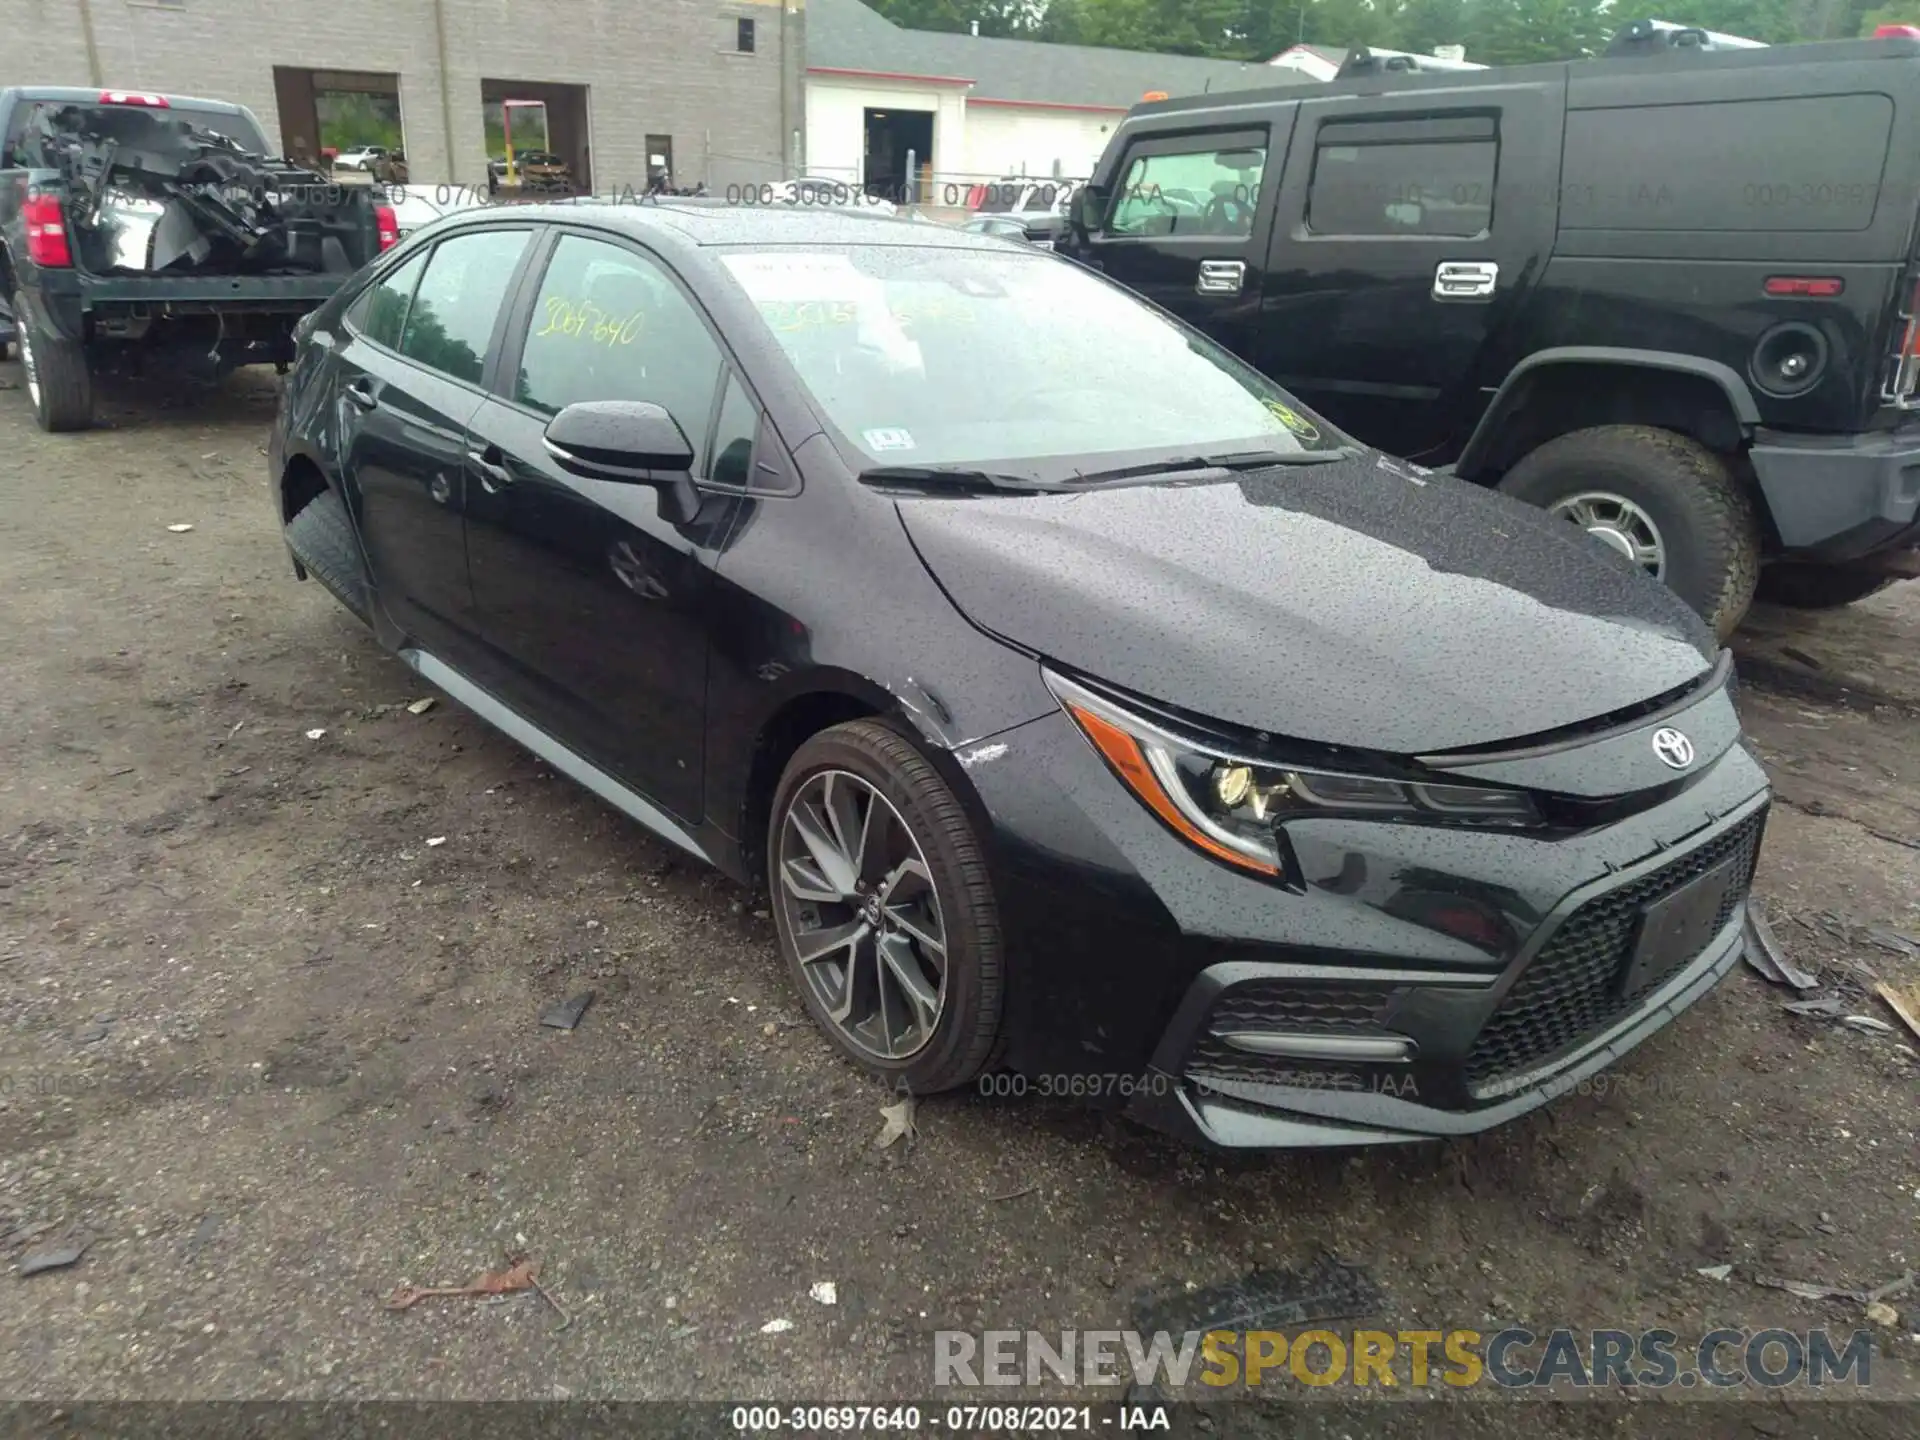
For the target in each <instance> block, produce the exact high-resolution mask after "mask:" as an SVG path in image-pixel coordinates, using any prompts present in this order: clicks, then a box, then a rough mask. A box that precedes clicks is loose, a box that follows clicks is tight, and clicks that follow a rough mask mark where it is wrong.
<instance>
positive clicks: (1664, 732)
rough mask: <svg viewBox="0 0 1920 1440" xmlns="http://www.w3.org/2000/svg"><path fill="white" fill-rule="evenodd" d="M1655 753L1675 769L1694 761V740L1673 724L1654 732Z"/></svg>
mask: <svg viewBox="0 0 1920 1440" xmlns="http://www.w3.org/2000/svg"><path fill="white" fill-rule="evenodd" d="M1653 753H1654V754H1656V755H1658V756H1659V757H1660V759H1661V761H1662V762H1663V763H1665V764H1667V765H1669V766H1671V767H1672V768H1673V769H1675V770H1684V769H1686V768H1687V766H1689V765H1691V764H1692V763H1693V742H1692V741H1691V740H1689V739H1687V737H1686V736H1684V735H1682V734H1681V733H1680V732H1679V731H1678V730H1675V729H1674V728H1673V727H1672V726H1670V725H1669V726H1667V727H1666V728H1664V729H1660V730H1656V731H1654V732H1653Z"/></svg>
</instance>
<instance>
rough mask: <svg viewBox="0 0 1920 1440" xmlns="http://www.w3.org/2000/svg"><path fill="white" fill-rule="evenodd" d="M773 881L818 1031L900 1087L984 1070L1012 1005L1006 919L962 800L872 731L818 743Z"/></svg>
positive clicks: (777, 827) (789, 804) (804, 760)
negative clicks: (1003, 929) (1005, 1007)
mask: <svg viewBox="0 0 1920 1440" xmlns="http://www.w3.org/2000/svg"><path fill="white" fill-rule="evenodd" d="M767 881H768V887H769V889H770V890H771V892H772V897H773V914H774V923H775V926H776V928H777V929H778V931H779V937H780V949H781V953H782V954H783V955H785V957H786V961H787V969H788V972H789V973H790V974H791V975H792V977H793V981H794V984H795V985H796V986H797V987H798V988H799V991H800V996H801V999H802V1000H803V1001H804V1002H805V1003H806V1007H807V1010H808V1012H809V1013H810V1014H811V1015H812V1016H813V1019H814V1022H815V1023H816V1024H818V1025H819V1026H820V1028H821V1029H822V1030H823V1031H825V1032H826V1035H827V1038H828V1039H830V1040H831V1041H833V1043H834V1045H835V1046H836V1047H837V1048H838V1049H839V1050H840V1052H841V1053H842V1054H843V1055H845V1056H846V1057H847V1058H848V1059H850V1060H852V1061H853V1062H854V1063H856V1064H858V1065H860V1066H862V1067H863V1068H865V1069H866V1070H868V1071H869V1072H871V1073H872V1074H875V1075H878V1076H880V1077H881V1078H883V1079H885V1080H887V1081H888V1082H889V1083H890V1084H892V1085H893V1086H894V1087H895V1088H896V1089H899V1088H904V1089H906V1090H909V1091H911V1092H912V1093H915V1094H931V1093H934V1092H937V1091H941V1090H951V1089H955V1088H957V1087H958V1086H961V1085H965V1084H966V1083H967V1082H969V1081H970V1080H972V1079H974V1077H975V1076H977V1075H979V1074H980V1072H981V1071H982V1070H983V1069H984V1068H985V1067H986V1065H987V1063H988V1061H989V1060H990V1059H991V1057H992V1055H993V1051H994V1046H995V1043H996V1041H997V1039H998V1037H999V1032H1000V1018H1001V1008H1002V1000H1003V997H1004V993H1005V992H1004V964H1003V959H1002V953H1001V937H1000V919H999V911H998V908H997V906H996V904H995V901H994V894H993V884H992V881H991V879H990V877H989V874H988V870H987V864H986V859H985V856H984V855H983V853H982V851H981V847H980V843H979V840H978V838H977V837H976V836H975V834H974V830H973V825H972V823H971V822H970V821H969V820H968V818H967V813H966V811H965V810H964V809H963V808H962V807H961V804H960V802H959V800H958V799H957V798H956V797H955V795H954V793H953V790H952V789H951V788H950V787H949V786H948V784H947V783H946V781H945V780H943V779H942V778H941V776H940V773H939V772H938V771H937V770H935V769H934V768H933V765H932V764H931V762H929V761H928V759H927V757H926V756H925V755H923V754H922V753H921V752H920V751H919V749H918V748H916V747H915V745H914V744H913V742H912V741H911V740H909V739H908V738H907V737H906V736H905V735H903V734H902V733H901V732H899V731H898V730H895V729H893V728H892V727H891V726H889V725H887V724H884V723H882V722H880V721H877V720H855V721H851V722H849V723H847V724H844V725H836V726H834V727H833V728H832V729H830V730H824V731H822V732H821V733H820V734H818V735H815V736H814V737H813V738H812V739H810V740H808V741H807V742H806V743H805V744H803V745H802V746H801V747H800V748H799V750H798V751H796V752H795V753H794V756H793V759H792V760H790V761H789V762H788V764H787V768H786V772H785V773H784V774H783V775H782V776H781V779H780V786H779V789H778V790H777V791H776V792H775V795H774V801H773V814H772V818H771V821H770V824H769V826H768V830H767Z"/></svg>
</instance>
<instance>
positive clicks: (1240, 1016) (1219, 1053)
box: [1185, 980, 1395, 1088]
mask: <svg viewBox="0 0 1920 1440" xmlns="http://www.w3.org/2000/svg"><path fill="white" fill-rule="evenodd" d="M1394 994H1395V991H1393V990H1392V989H1390V988H1385V987H1380V988H1375V989H1371V990H1368V989H1362V988H1360V987H1358V986H1334V985H1311V984H1300V983H1288V982H1282V981H1274V980H1253V981H1249V982H1247V983H1246V984H1244V985H1235V986H1233V987H1232V988H1231V989H1229V990H1227V991H1226V992H1225V993H1224V994H1222V995H1221V997H1220V999H1219V1000H1218V1001H1217V1002H1216V1003H1215V1005H1214V1007H1213V1013H1212V1014H1211V1015H1210V1016H1209V1017H1208V1018H1207V1030H1208V1032H1209V1033H1207V1034H1204V1035H1202V1036H1201V1038H1200V1040H1199V1042H1198V1043H1197V1044H1196V1045H1195V1046H1194V1047H1193V1049H1192V1051H1191V1052H1189V1054H1188V1056H1187V1062H1186V1067H1185V1068H1186V1073H1187V1076H1188V1078H1189V1079H1192V1080H1195V1081H1199V1082H1201V1083H1203V1084H1204V1083H1206V1082H1208V1081H1235V1080H1237V1081H1242V1082H1251V1083H1258V1084H1268V1085H1307V1086H1310V1087H1313V1088H1319V1087H1322V1086H1327V1085H1336V1086H1337V1087H1338V1088H1346V1086H1345V1085H1344V1084H1341V1083H1340V1079H1339V1077H1340V1075H1341V1074H1342V1073H1344V1072H1340V1071H1337V1070H1334V1069H1331V1068H1323V1067H1320V1066H1316V1065H1314V1064H1313V1062H1311V1061H1302V1060H1295V1059H1291V1058H1287V1057H1282V1056H1275V1055H1254V1054H1250V1053H1249V1052H1247V1051H1244V1050H1236V1049H1234V1048H1233V1047H1232V1046H1231V1045H1228V1044H1226V1043H1225V1042H1224V1041H1222V1040H1221V1039H1220V1038H1219V1037H1220V1036H1222V1035H1231V1034H1233V1033H1234V1032H1235V1031H1237V1030H1267V1031H1279V1032H1282V1033H1291V1034H1320V1035H1370V1034H1378V1033H1379V1020H1380V1014H1381V1012H1382V1011H1383V1010H1385V1009H1386V1005H1387V1002H1388V1001H1389V1000H1390V999H1392V998H1393V996H1394Z"/></svg>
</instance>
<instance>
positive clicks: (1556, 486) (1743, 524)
mask: <svg viewBox="0 0 1920 1440" xmlns="http://www.w3.org/2000/svg"><path fill="white" fill-rule="evenodd" d="M1500 489H1501V490H1503V491H1504V492H1506V493H1507V494H1509V495H1512V496H1514V497H1515V498H1516V499H1520V500H1525V501H1527V502H1528V503H1530V504H1534V505H1539V506H1541V507H1543V508H1547V509H1551V508H1553V507H1554V506H1555V505H1556V504H1560V503H1563V502H1572V501H1574V500H1575V499H1576V497H1580V496H1584V495H1598V496H1605V497H1612V498H1617V499H1625V500H1627V501H1630V502H1631V503H1632V504H1633V505H1634V506H1636V507H1638V509H1639V511H1640V512H1641V513H1642V514H1643V515H1644V517H1645V518H1647V519H1649V520H1651V522H1652V523H1653V525H1654V526H1655V527H1657V530H1658V534H1659V539H1660V541H1661V544H1660V549H1661V551H1662V552H1663V558H1664V573H1663V574H1662V576H1661V578H1662V579H1664V580H1665V582H1666V584H1667V586H1668V588H1669V589H1671V590H1672V591H1673V592H1674V593H1675V594H1677V595H1679V596H1680V598H1681V599H1683V600H1685V601H1686V602H1687V603H1688V604H1689V605H1691V606H1692V607H1693V608H1694V609H1695V610H1696V611H1698V612H1699V613H1700V616H1701V618H1703V619H1704V620H1705V621H1706V622H1707V623H1708V624H1709V625H1711V626H1712V627H1713V629H1714V632H1715V633H1716V634H1717V635H1718V636H1719V637H1720V639H1721V640H1723V641H1725V640H1727V639H1728V638H1730V637H1731V636H1732V634H1733V632H1734V630H1735V629H1737V628H1738V627H1739V624H1740V621H1741V620H1742V619H1743V618H1744V617H1745V615H1746V613H1747V607H1748V606H1749V605H1750V604H1752V603H1753V592H1754V586H1755V584H1756V582H1757V581H1758V579H1759V574H1760V524H1759V521H1758V519H1757V518H1756V516H1755V515H1754V509H1753V500H1752V498H1751V497H1750V496H1749V494H1748V493H1747V490H1746V488H1745V487H1744V486H1743V485H1742V484H1741V483H1740V481H1739V479H1738V478H1737V477H1736V476H1735V475H1734V473H1733V471H1732V470H1731V469H1730V468H1729V467H1728V465H1727V462H1726V461H1725V460H1724V459H1722V458H1721V457H1720V456H1718V455H1716V454H1714V452H1713V451H1711V450H1709V449H1707V447H1706V446H1704V445H1702V444H1700V443H1699V442H1698V441H1696V440H1692V439H1689V438H1688V437H1687V436H1685V435H1679V434H1675V433H1674V432H1673V431H1671V430H1661V429H1657V428H1655V427H1654V426H1651V425H1601V426H1597V427H1595V428H1594V429H1591V430H1576V431H1574V432H1573V433H1571V434H1568V435H1562V436H1559V437H1558V438H1557V439H1553V440H1549V441H1548V442H1547V443H1546V444H1544V445H1542V446H1541V447H1540V448H1539V449H1538V450H1535V451H1533V452H1532V453H1531V454H1529V455H1527V456H1526V457H1525V458H1523V459H1522V460H1521V461H1520V463H1519V464H1517V465H1515V466H1514V467H1513V468H1512V469H1511V470H1509V471H1508V472H1507V474H1506V477H1505V478H1504V479H1503V480H1502V481H1501V482H1500Z"/></svg>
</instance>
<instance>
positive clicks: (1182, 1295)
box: [1133, 1255, 1387, 1335]
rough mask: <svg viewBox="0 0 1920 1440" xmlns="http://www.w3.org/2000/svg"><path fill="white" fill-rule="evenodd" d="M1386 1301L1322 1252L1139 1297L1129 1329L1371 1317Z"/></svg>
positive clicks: (1362, 1277)
mask: <svg viewBox="0 0 1920 1440" xmlns="http://www.w3.org/2000/svg"><path fill="white" fill-rule="evenodd" d="M1386 1303H1387V1299H1386V1296H1385V1295H1384V1294H1382V1293H1381V1291H1380V1287H1379V1286H1377V1285H1375V1284H1374V1283H1373V1279H1372V1277H1371V1276H1369V1275H1368V1274H1367V1272H1366V1271H1364V1270H1362V1269H1361V1268H1360V1267H1359V1266H1358V1265H1355V1264H1352V1263H1350V1262H1349V1261H1345V1260H1341V1259H1339V1258H1338V1257H1336V1256H1331V1255H1329V1256H1325V1257H1323V1258H1321V1259H1320V1260H1318V1261H1315V1262H1314V1263H1313V1264H1312V1265H1310V1266H1308V1267H1307V1268H1306V1269H1304V1270H1256V1271H1253V1272H1252V1273H1250V1274H1248V1275H1245V1276H1242V1277H1241V1278H1240V1279H1238V1280H1228V1281H1224V1282H1222V1283H1221V1284H1218V1285H1208V1286H1205V1287H1203V1288H1201V1289H1198V1290H1189V1291H1182V1292H1179V1293H1175V1294H1172V1295H1159V1296H1155V1295H1142V1296H1140V1297H1139V1298H1138V1299H1137V1300H1136V1301H1135V1302H1134V1308H1133V1314H1134V1328H1135V1329H1136V1330H1138V1331H1140V1332H1141V1333H1142V1334H1146V1335H1150V1334H1153V1333H1155V1332H1157V1331H1161V1330H1164V1331H1166V1332H1167V1333H1168V1334H1169V1335H1184V1334H1186V1333H1187V1332H1188V1331H1196V1330H1197V1331H1207V1330H1239V1331H1247V1330H1287V1329H1293V1328H1296V1327H1298V1326H1301V1325H1305V1324H1307V1323H1309V1322H1310V1321H1314V1320H1348V1319H1357V1318H1359V1317H1362V1316H1367V1315H1376V1314H1378V1313H1379V1312H1380V1311H1381V1310H1383V1309H1385V1308H1386Z"/></svg>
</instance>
